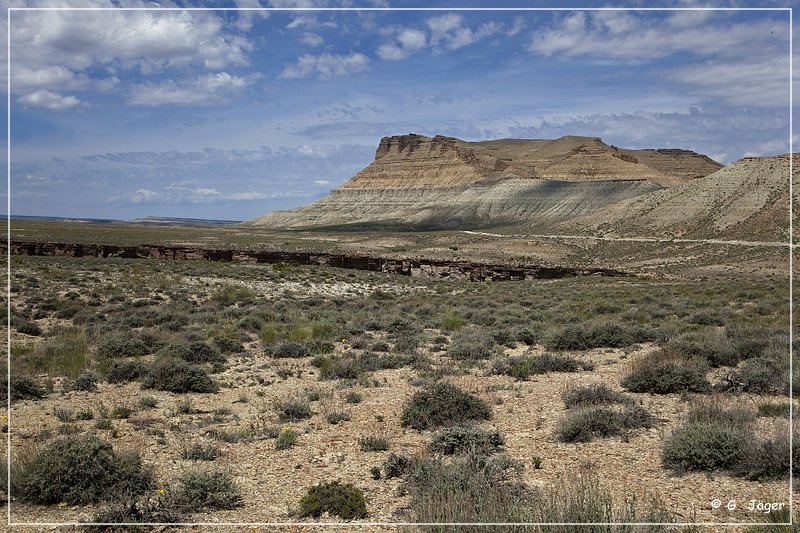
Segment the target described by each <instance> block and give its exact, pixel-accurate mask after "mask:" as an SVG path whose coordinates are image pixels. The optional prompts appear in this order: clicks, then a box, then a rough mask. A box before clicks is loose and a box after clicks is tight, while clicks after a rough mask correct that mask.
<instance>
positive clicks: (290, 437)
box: [275, 429, 300, 450]
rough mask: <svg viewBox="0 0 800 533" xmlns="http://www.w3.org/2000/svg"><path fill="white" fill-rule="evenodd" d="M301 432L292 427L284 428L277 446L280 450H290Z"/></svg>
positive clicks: (278, 437) (277, 439)
mask: <svg viewBox="0 0 800 533" xmlns="http://www.w3.org/2000/svg"><path fill="white" fill-rule="evenodd" d="M299 436H300V434H299V433H298V432H296V431H294V430H292V429H284V430H283V431H281V432H280V433H279V434H278V436H277V438H276V440H275V448H276V449H278V450H288V449H289V448H291V447H292V446H294V445H295V444H296V443H297V437H299Z"/></svg>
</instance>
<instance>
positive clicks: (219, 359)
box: [160, 341, 225, 364]
mask: <svg viewBox="0 0 800 533" xmlns="http://www.w3.org/2000/svg"><path fill="white" fill-rule="evenodd" d="M160 355H161V356H163V357H169V358H175V359H183V360H184V361H186V362H187V363H195V364H199V363H224V362H225V356H224V355H222V354H221V353H220V352H219V351H218V350H217V349H216V348H214V347H213V346H211V345H210V344H208V343H207V342H203V341H194V342H190V343H188V344H184V343H173V344H168V345H167V346H165V347H164V348H162V349H161V351H160Z"/></svg>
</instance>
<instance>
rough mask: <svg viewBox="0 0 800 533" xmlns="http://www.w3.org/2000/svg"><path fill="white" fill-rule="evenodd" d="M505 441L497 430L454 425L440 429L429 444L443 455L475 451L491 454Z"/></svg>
mask: <svg viewBox="0 0 800 533" xmlns="http://www.w3.org/2000/svg"><path fill="white" fill-rule="evenodd" d="M504 443H505V441H504V439H503V437H502V435H500V433H498V432H496V431H492V432H489V431H484V430H482V429H480V428H476V427H469V426H453V427H449V428H445V429H443V430H441V431H439V432H438V433H437V434H436V435H435V436H434V437H433V439H432V440H431V442H430V444H428V449H429V450H430V451H432V452H434V453H440V454H442V455H456V454H464V453H474V454H479V455H491V454H493V453H495V452H497V451H499V449H500V447H501V446H503V444H504Z"/></svg>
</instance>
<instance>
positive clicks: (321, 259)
mask: <svg viewBox="0 0 800 533" xmlns="http://www.w3.org/2000/svg"><path fill="white" fill-rule="evenodd" d="M0 251H2V253H7V245H6V243H2V245H0ZM11 255H35V256H52V257H100V258H114V257H118V258H128V259H156V260H165V261H181V260H191V259H194V260H204V261H238V262H242V263H267V264H275V263H294V264H300V265H314V266H328V267H336V268H348V269H355V270H369V271H372V272H385V273H389V274H400V275H405V276H412V277H418V278H425V279H443V280H462V281H514V280H523V279H557V278H567V277H574V276H588V275H594V276H614V277H620V276H629V275H630V274H628V273H626V272H623V271H620V270H613V269H607V268H580V267H570V266H554V265H533V264H518V265H504V264H487V263H477V262H471V261H447V260H438V259H424V258H418V259H405V258H390V257H372V256H366V255H347V254H335V253H315V252H274V251H259V250H220V249H209V248H199V247H184V246H165V245H146V244H145V245H135V246H119V245H109V244H77V243H56V242H34V241H11Z"/></svg>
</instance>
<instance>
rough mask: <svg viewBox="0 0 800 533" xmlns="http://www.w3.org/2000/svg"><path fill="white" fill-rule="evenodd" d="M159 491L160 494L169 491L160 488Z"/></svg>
mask: <svg viewBox="0 0 800 533" xmlns="http://www.w3.org/2000/svg"><path fill="white" fill-rule="evenodd" d="M158 493H159V494H166V493H167V491H165V490H164V489H158Z"/></svg>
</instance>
